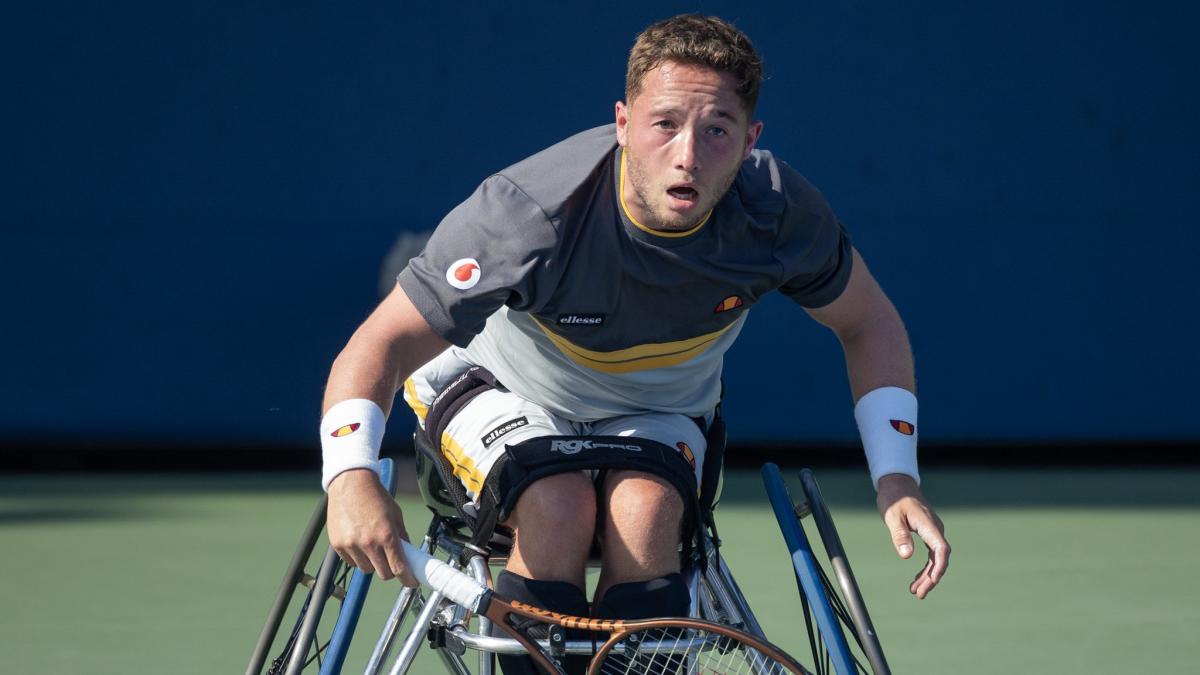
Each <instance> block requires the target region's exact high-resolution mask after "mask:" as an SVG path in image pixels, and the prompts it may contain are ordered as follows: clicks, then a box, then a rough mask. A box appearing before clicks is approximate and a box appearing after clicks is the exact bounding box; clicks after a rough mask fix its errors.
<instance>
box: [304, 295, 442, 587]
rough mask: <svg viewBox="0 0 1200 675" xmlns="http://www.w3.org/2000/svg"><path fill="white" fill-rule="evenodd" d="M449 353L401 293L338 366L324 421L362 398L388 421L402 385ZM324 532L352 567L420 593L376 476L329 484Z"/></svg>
mask: <svg viewBox="0 0 1200 675" xmlns="http://www.w3.org/2000/svg"><path fill="white" fill-rule="evenodd" d="M447 346H448V344H447V343H446V341H445V340H443V339H442V338H441V337H439V336H438V335H437V334H436V333H434V332H433V330H432V329H431V328H430V327H429V324H428V323H426V322H425V319H424V318H423V317H422V316H421V314H420V313H419V312H418V311H417V309H416V308H415V307H413V304H412V302H411V301H410V300H409V299H408V296H407V295H406V294H405V293H404V291H403V290H401V288H400V287H399V286H396V287H395V288H394V289H393V290H392V293H391V294H390V295H388V297H387V298H386V299H384V301H383V302H382V303H380V305H379V307H377V308H376V309H375V311H374V312H372V314H371V316H370V317H368V318H367V320H366V321H365V322H363V324H362V325H361V326H360V327H359V328H358V330H356V331H355V332H354V335H353V336H352V337H351V338H350V341H349V343H347V344H346V347H345V348H344V349H343V350H342V352H341V353H340V354H338V357H337V359H336V360H334V362H333V368H332V369H331V370H330V373H329V382H328V384H327V385H326V387H325V401H324V405H323V406H322V413H323V412H324V411H327V410H329V408H331V407H332V406H334V405H335V404H337V403H339V402H341V401H345V400H347V399H352V398H365V399H370V400H372V401H374V402H375V403H376V404H377V405H379V407H380V408H381V409H382V410H383V411H384V414H385V415H386V414H387V412H388V411H390V410H391V409H392V401H393V400H394V399H395V396H396V391H398V390H399V389H400V387H401V386H402V385H403V383H404V380H405V379H407V378H408V376H409V375H411V374H412V373H413V371H414V370H416V369H417V368H418V367H420V366H421V365H422V364H423V363H425V362H426V361H429V360H430V359H432V358H433V357H434V356H436V355H437V354H438V353H440V352H441V351H442V350H444V349H445V348H446V347H447ZM327 524H328V529H329V542H330V545H331V546H333V548H334V549H335V550H337V552H338V555H340V556H341V557H342V559H343V560H345V561H346V562H347V563H349V564H352V565H354V566H355V567H358V568H359V569H361V570H363V571H364V572H376V573H378V574H379V576H380V577H381V578H383V579H390V578H392V577H393V576H399V577H400V578H401V579H402V580H403V582H404V583H405V584H406V585H409V586H416V585H417V581H416V578H415V577H413V576H412V573H411V572H410V571H409V570H408V567H407V561H406V560H405V558H404V553H403V552H402V550H401V548H400V545H399V544H398V543H397V539H398V538H404V539H408V533H407V532H406V531H405V529H404V521H403V518H402V516H401V513H400V507H399V506H397V505H396V502H395V500H393V499H392V497H391V495H390V494H388V492H387V490H385V489H384V488H383V486H382V485H380V483H379V479H378V478H377V477H376V476H375V474H374V472H372V471H370V470H369V469H352V470H350V471H344V472H342V473H340V474H338V475H337V476H336V477H335V478H334V479H333V481H332V482H330V484H329V513H328V520H327Z"/></svg>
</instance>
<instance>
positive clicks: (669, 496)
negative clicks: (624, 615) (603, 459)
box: [595, 471, 683, 598]
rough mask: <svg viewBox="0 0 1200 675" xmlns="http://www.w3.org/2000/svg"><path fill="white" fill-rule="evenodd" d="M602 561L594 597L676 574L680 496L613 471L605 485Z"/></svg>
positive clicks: (664, 485)
mask: <svg viewBox="0 0 1200 675" xmlns="http://www.w3.org/2000/svg"><path fill="white" fill-rule="evenodd" d="M602 498H603V500H604V504H605V505H606V508H605V512H604V519H603V522H602V524H601V527H602V528H603V530H602V540H601V543H602V549H603V559H602V565H603V566H602V568H601V571H600V581H599V583H598V584H597V587H596V596H595V597H597V598H600V597H603V595H604V592H605V591H606V590H608V588H609V587H610V586H613V585H615V584H621V583H626V582H631V581H645V580H648V579H654V578H656V577H661V576H665V575H667V574H670V573H672V572H678V571H679V528H680V525H681V524H682V521H683V498H682V497H680V496H679V491H678V490H676V489H675V488H674V487H673V486H672V485H671V484H670V483H668V482H667V481H666V480H664V479H662V478H659V477H658V476H653V475H651V474H647V473H642V472H639V471H612V472H609V474H608V477H607V479H606V481H605V483H604V491H603V497H602Z"/></svg>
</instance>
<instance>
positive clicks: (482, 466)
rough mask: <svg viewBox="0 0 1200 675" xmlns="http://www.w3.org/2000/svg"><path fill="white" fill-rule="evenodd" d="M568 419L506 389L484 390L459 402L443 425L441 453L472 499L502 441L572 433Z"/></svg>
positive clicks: (501, 449) (499, 454)
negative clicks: (459, 405)
mask: <svg viewBox="0 0 1200 675" xmlns="http://www.w3.org/2000/svg"><path fill="white" fill-rule="evenodd" d="M572 433H574V431H573V430H572V428H571V423H570V422H567V421H565V420H562V419H560V418H558V417H557V416H556V415H554V414H553V413H550V412H548V411H547V410H545V409H544V408H542V407H541V406H538V405H536V404H534V403H530V402H529V401H526V400H525V399H523V398H521V397H520V396H517V395H516V394H513V393H511V392H507V391H500V390H498V389H493V390H491V391H486V392H484V393H482V394H480V395H478V396H476V397H475V398H474V399H472V400H471V401H470V403H468V404H467V405H465V406H463V408H462V410H460V411H458V413H456V414H455V415H454V417H453V418H451V420H450V422H449V423H448V424H447V425H446V430H445V431H444V432H443V433H442V437H441V439H440V443H439V444H440V446H441V447H440V449H441V452H442V454H443V455H444V456H445V457H446V458H447V459H448V460H449V461H450V464H451V466H453V467H454V475H455V476H457V477H458V479H459V480H460V481H462V483H463V485H464V486H465V487H466V488H467V493H468V494H469V495H470V497H471V498H472V499H476V498H478V496H479V491H480V488H481V487H482V485H483V481H484V480H485V479H486V478H487V475H488V472H489V471H491V469H492V465H494V464H495V463H496V460H498V459H499V458H500V457H502V456H503V455H504V446H505V445H515V444H517V443H521V442H522V441H527V440H529V439H532V438H537V437H540V436H562V435H568V434H572Z"/></svg>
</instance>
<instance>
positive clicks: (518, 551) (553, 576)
mask: <svg viewBox="0 0 1200 675" xmlns="http://www.w3.org/2000/svg"><path fill="white" fill-rule="evenodd" d="M507 524H508V525H509V526H510V527H512V528H513V531H514V532H515V533H516V538H515V541H514V543H513V550H512V556H511V557H510V558H509V559H508V565H507V566H506V567H505V569H507V570H508V571H510V572H513V573H515V574H519V575H521V576H523V577H526V578H529V579H539V580H542V581H565V582H568V583H571V584H574V585H575V586H577V587H579V588H584V571H585V568H586V566H587V556H588V552H589V551H590V550H591V548H592V538H593V536H594V533H595V527H596V491H595V488H593V487H592V480H591V479H590V478H589V477H588V476H587V474H585V473H583V472H580V471H575V472H571V473H560V474H557V475H554V476H547V477H546V478H543V479H541V480H539V481H537V482H536V483H534V484H532V485H530V486H529V487H528V488H526V489H525V491H524V492H523V493H522V494H521V497H520V499H518V500H517V505H516V507H515V508H514V509H513V512H512V514H510V515H509V518H508V521H507Z"/></svg>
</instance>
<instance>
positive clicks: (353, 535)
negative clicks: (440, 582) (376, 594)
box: [326, 474, 416, 586]
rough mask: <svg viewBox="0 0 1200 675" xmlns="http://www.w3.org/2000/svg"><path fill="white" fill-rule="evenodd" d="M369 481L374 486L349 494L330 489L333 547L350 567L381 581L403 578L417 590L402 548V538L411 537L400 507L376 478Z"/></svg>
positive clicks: (368, 485)
mask: <svg viewBox="0 0 1200 675" xmlns="http://www.w3.org/2000/svg"><path fill="white" fill-rule="evenodd" d="M369 478H370V481H372V482H368V483H364V484H363V485H362V486H359V487H357V488H351V489H348V490H346V491H345V492H342V491H341V490H338V489H335V487H336V486H335V485H334V484H331V485H330V488H331V489H330V492H329V513H328V518H327V520H326V523H327V526H328V530H329V542H330V545H331V546H333V548H334V550H335V551H337V554H338V556H339V557H341V559H342V560H343V561H345V562H346V564H347V565H350V566H352V567H355V568H358V569H359V570H361V571H362V572H364V573H366V574H378V575H379V577H380V578H381V579H391V578H393V577H396V576H400V577H401V579H402V580H403V581H404V582H405V583H406V584H409V585H413V586H415V585H416V579H415V578H414V577H413V576H412V573H411V572H410V571H409V570H408V566H407V561H406V560H405V558H404V554H403V551H402V550H401V547H400V544H399V540H400V537H407V536H408V534H407V532H406V531H405V529H404V519H403V517H402V516H401V513H400V507H399V506H397V505H396V502H395V501H394V500H393V499H392V496H391V495H390V494H388V492H387V491H386V490H384V489H383V488H382V486H380V485H379V482H378V479H377V478H375V476H374V475H373V474H371V475H370V476H369Z"/></svg>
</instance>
